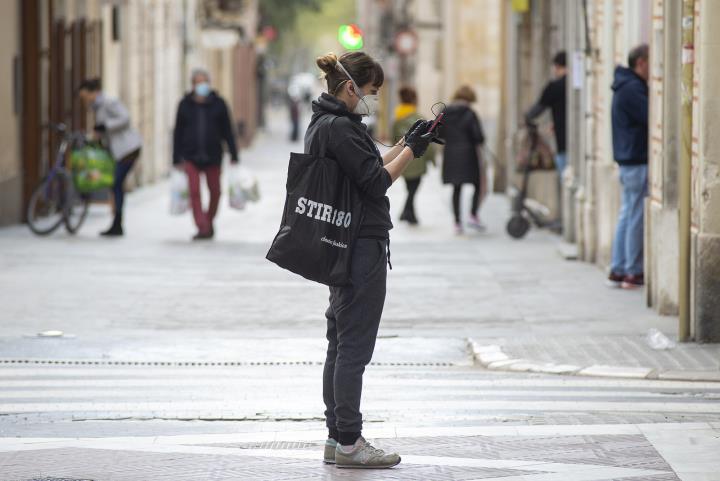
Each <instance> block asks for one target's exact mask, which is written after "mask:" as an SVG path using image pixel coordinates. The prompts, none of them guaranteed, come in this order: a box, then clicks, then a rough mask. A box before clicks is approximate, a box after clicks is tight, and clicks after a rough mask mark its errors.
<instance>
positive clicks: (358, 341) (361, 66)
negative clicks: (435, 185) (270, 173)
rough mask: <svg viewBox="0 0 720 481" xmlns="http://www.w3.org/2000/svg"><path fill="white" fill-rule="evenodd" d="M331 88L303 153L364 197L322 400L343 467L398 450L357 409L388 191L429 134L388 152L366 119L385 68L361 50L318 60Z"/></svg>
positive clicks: (332, 314) (379, 294)
mask: <svg viewBox="0 0 720 481" xmlns="http://www.w3.org/2000/svg"><path fill="white" fill-rule="evenodd" d="M317 65H318V67H320V69H321V70H322V71H323V72H325V80H326V82H327V92H326V93H323V94H322V95H321V96H320V98H319V99H317V101H315V102H313V116H312V119H311V120H310V125H309V126H308V128H307V130H306V132H305V153H307V154H314V155H319V154H320V153H321V152H322V153H324V155H325V156H326V157H327V158H329V159H332V160H334V161H335V162H337V164H338V166H339V167H340V169H341V170H342V171H343V173H344V174H345V175H346V176H347V177H348V178H349V179H350V180H351V181H352V182H353V184H354V185H355V187H356V188H357V189H358V191H359V192H360V194H361V195H362V198H363V201H362V202H363V206H364V214H363V217H362V220H361V221H360V228H359V232H358V236H357V239H356V240H355V243H354V245H353V246H352V247H350V248H351V249H352V261H351V266H350V277H351V281H352V282H351V283H350V284H348V285H344V286H332V287H330V305H329V306H328V309H327V311H326V312H325V317H326V320H327V331H326V332H327V335H326V337H327V340H328V347H327V356H326V358H325V368H324V369H323V401H324V402H325V419H326V425H327V427H328V439H327V441H326V444H325V453H324V461H325V463H328V464H335V465H336V466H338V467H343V468H390V467H393V466H395V465H397V464H398V463H399V462H400V456H399V455H398V454H397V453H385V452H384V451H382V450H378V449H375V448H374V447H373V446H372V445H371V444H370V443H369V442H368V441H366V440H365V439H364V438H363V437H362V426H363V419H362V413H361V412H360V400H361V398H362V381H363V373H364V371H365V366H367V365H368V364H369V363H370V360H371V359H372V355H373V351H374V349H375V340H376V338H377V333H378V329H379V327H380V319H381V317H382V311H383V307H384V304H385V295H386V284H387V266H388V261H389V253H388V252H389V242H390V229H391V228H392V221H391V220H390V201H389V199H388V198H387V196H386V193H387V190H388V189H389V188H390V186H391V185H392V183H393V182H394V181H395V180H397V179H398V178H399V177H400V176H401V175H402V173H403V171H404V170H405V169H406V168H407V166H408V165H409V164H410V162H411V161H412V160H413V158H418V157H422V155H423V154H424V153H425V152H426V151H427V148H428V146H429V143H430V140H429V139H424V138H422V135H424V134H425V133H426V132H427V130H428V128H429V127H430V121H425V122H423V121H421V120H420V121H418V122H417V123H413V125H412V126H411V128H412V129H411V130H409V131H408V132H406V133H405V135H404V136H403V138H402V139H401V140H400V142H398V143H397V144H396V145H395V146H394V147H393V148H391V149H389V150H388V151H387V152H385V154H384V155H381V154H380V151H379V150H378V148H377V147H376V145H375V142H374V141H373V139H372V137H371V136H370V135H369V134H368V131H367V127H366V126H365V124H363V123H362V117H363V116H369V115H372V114H374V113H375V112H376V110H377V106H378V100H379V99H378V91H379V90H380V87H381V86H382V84H383V81H384V79H385V76H384V73H383V70H382V67H381V66H380V64H379V63H377V62H376V61H375V60H374V59H373V58H372V57H370V56H369V55H367V54H366V53H363V52H357V51H354V52H347V53H345V54H343V55H342V56H341V57H340V58H338V57H337V56H336V55H335V54H332V53H330V54H327V55H323V56H322V57H319V58H318V59H317Z"/></svg>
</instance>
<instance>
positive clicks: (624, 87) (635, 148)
mask: <svg viewBox="0 0 720 481" xmlns="http://www.w3.org/2000/svg"><path fill="white" fill-rule="evenodd" d="M649 56H650V49H649V48H648V46H647V45H640V46H638V47H635V48H634V49H633V50H632V51H631V52H630V54H629V55H628V66H629V68H625V67H622V66H618V67H617V68H616V69H615V81H614V82H613V85H612V89H613V91H614V92H615V93H614V94H613V99H612V140H613V156H614V157H615V162H617V163H618V165H619V167H620V183H621V184H622V204H621V207H620V213H619V215H618V223H617V230H616V231H615V240H614V241H613V247H612V261H611V265H610V276H609V277H608V285H609V286H611V287H623V288H625V289H633V288H637V287H641V286H642V285H643V284H644V274H643V243H644V241H643V210H644V207H645V206H644V202H645V196H647V191H648V186H647V183H648V166H647V161H648V85H647V82H648V78H649V77H650V62H649Z"/></svg>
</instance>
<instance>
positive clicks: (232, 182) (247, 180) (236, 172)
mask: <svg viewBox="0 0 720 481" xmlns="http://www.w3.org/2000/svg"><path fill="white" fill-rule="evenodd" d="M228 184H229V186H228V191H229V192H230V207H232V208H233V209H238V210H242V209H244V208H245V205H246V204H247V203H248V202H257V201H258V200H260V187H259V185H258V180H257V177H255V175H254V174H253V173H252V171H250V169H248V168H247V167H242V166H239V165H231V166H230V171H229V172H228Z"/></svg>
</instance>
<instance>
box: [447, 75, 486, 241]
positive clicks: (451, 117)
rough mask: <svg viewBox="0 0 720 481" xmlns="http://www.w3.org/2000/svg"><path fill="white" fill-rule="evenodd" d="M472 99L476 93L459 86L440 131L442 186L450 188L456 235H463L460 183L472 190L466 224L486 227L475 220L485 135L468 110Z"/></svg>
mask: <svg viewBox="0 0 720 481" xmlns="http://www.w3.org/2000/svg"><path fill="white" fill-rule="evenodd" d="M475 100H476V97H475V92H474V91H473V89H472V88H470V87H468V86H466V85H465V86H462V87H460V88H459V89H458V90H457V92H455V96H454V97H453V102H452V103H451V104H450V105H448V106H447V107H446V108H445V116H444V117H443V126H442V130H441V132H442V135H441V136H442V137H443V138H444V139H445V143H446V145H445V148H444V151H443V166H442V177H443V183H445V184H451V185H452V186H453V196H452V203H453V212H454V214H455V232H456V233H457V234H462V232H463V225H462V221H461V219H460V193H461V189H462V185H463V184H470V185H472V186H473V187H474V188H475V191H474V192H473V197H472V204H471V206H470V219H469V221H468V225H469V226H470V227H472V228H474V229H478V230H483V229H484V228H485V226H484V225H483V224H482V223H481V222H480V218H479V217H478V210H479V209H480V202H481V200H482V199H481V195H482V194H484V192H483V189H482V188H481V185H482V182H483V180H484V179H483V177H484V175H483V169H482V156H481V148H482V145H483V144H484V143H485V134H484V133H483V129H482V125H481V124H480V119H479V118H478V116H477V115H476V114H475V111H474V110H473V109H472V108H471V107H470V104H472V103H474V102H475Z"/></svg>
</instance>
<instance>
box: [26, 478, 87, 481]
mask: <svg viewBox="0 0 720 481" xmlns="http://www.w3.org/2000/svg"><path fill="white" fill-rule="evenodd" d="M23 481H93V480H92V479H85V478H83V479H79V478H32V479H25V480H23Z"/></svg>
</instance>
